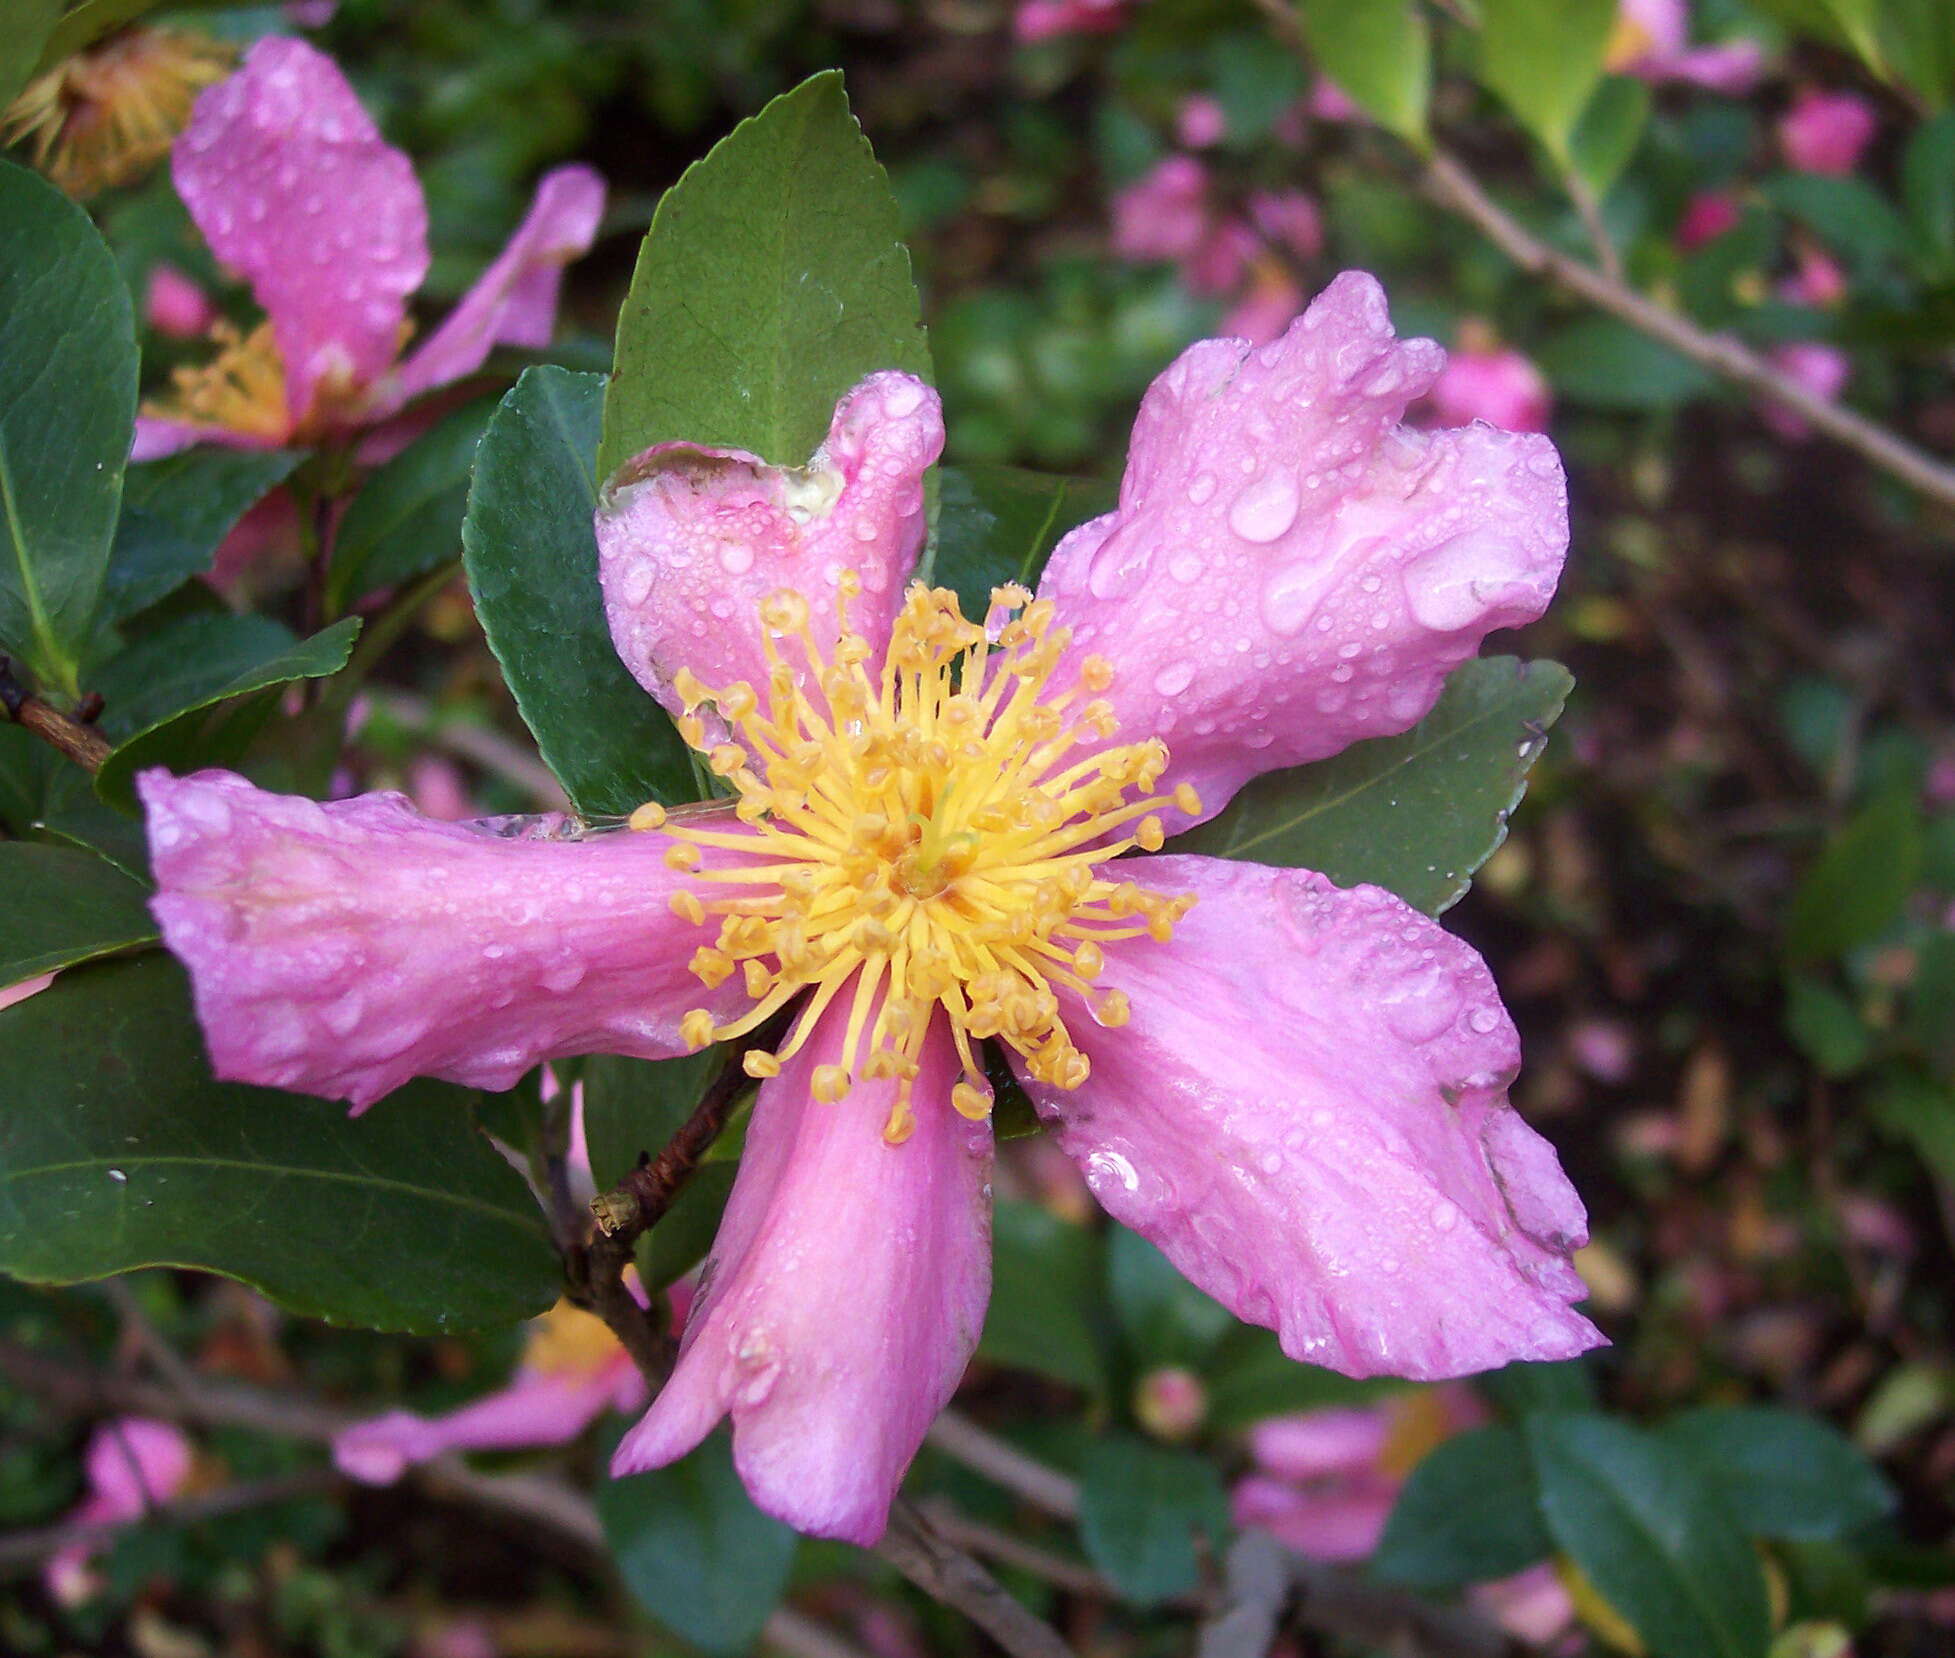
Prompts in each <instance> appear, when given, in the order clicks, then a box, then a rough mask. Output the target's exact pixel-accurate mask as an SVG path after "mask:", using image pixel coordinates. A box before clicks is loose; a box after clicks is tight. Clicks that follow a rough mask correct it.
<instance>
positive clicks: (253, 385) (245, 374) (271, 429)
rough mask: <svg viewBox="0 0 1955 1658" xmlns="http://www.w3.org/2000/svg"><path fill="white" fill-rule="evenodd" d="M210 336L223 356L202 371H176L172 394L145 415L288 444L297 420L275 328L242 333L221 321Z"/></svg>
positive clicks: (146, 409)
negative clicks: (287, 396)
mask: <svg viewBox="0 0 1955 1658" xmlns="http://www.w3.org/2000/svg"><path fill="white" fill-rule="evenodd" d="M210 335H211V338H212V339H213V340H214V341H216V342H217V346H218V352H217V355H216V356H215V357H214V358H212V359H211V360H210V361H209V362H208V363H205V364H204V365H203V366H202V367H195V368H193V367H191V366H189V365H188V364H185V365H183V366H181V367H179V368H176V369H173V370H172V371H171V374H170V383H171V391H170V393H169V395H168V396H166V397H162V398H157V399H154V400H152V401H150V402H147V403H145V404H144V405H143V413H144V414H146V415H152V416H154V417H155V418H157V419H159V420H181V421H188V422H189V423H191V424H192V425H197V426H219V427H222V428H224V430H226V431H230V432H249V433H251V434H253V435H254V436H257V437H262V438H264V439H266V440H267V441H268V442H271V443H282V442H283V441H284V440H285V439H286V438H287V437H289V436H290V435H291V432H290V427H291V417H290V415H289V414H288V412H287V410H286V403H285V362H284V359H283V358H281V357H280V356H279V354H278V342H277V341H276V340H275V339H274V338H273V337H272V325H271V324H270V323H268V322H261V323H260V324H259V325H258V326H257V327H256V328H254V329H252V331H251V332H250V333H249V334H242V335H241V334H239V332H238V331H237V328H236V327H235V326H234V325H232V324H231V323H228V322H220V323H217V324H216V325H215V326H213V327H212V329H211V331H210Z"/></svg>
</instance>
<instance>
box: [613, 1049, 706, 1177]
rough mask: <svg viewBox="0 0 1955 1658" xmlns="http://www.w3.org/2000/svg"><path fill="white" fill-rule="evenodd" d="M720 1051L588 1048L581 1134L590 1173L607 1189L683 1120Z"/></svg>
mask: <svg viewBox="0 0 1955 1658" xmlns="http://www.w3.org/2000/svg"><path fill="white" fill-rule="evenodd" d="M724 1057H725V1056H724V1055H723V1054H722V1053H721V1051H720V1050H719V1049H718V1048H715V1047H706V1048H702V1049H700V1050H699V1052H698V1053H696V1054H685V1055H683V1056H682V1057H680V1058H678V1059H628V1058H626V1057H625V1056H624V1055H622V1054H593V1055H592V1056H591V1057H590V1058H589V1059H587V1060H585V1061H584V1067H583V1083H584V1140H585V1144H586V1145H588V1146H589V1148H590V1154H591V1178H592V1179H594V1180H595V1181H596V1182H597V1189H598V1190H599V1191H600V1192H604V1191H609V1190H610V1189H611V1188H612V1187H613V1186H615V1185H617V1183H618V1182H619V1181H620V1180H622V1179H623V1178H624V1177H625V1175H626V1174H628V1173H629V1172H630V1171H631V1170H632V1169H633V1168H635V1167H636V1166H637V1163H638V1154H639V1153H640V1152H641V1151H644V1152H650V1153H651V1154H652V1155H653V1156H654V1157H656V1156H657V1155H658V1152H659V1148H660V1147H662V1146H663V1145H664V1144H665V1142H666V1141H667V1140H669V1139H671V1138H672V1136H673V1135H674V1134H676V1133H678V1131H679V1130H680V1128H681V1127H683V1126H684V1124H685V1121H686V1119H687V1118H688V1117H690V1116H691V1115H692V1111H693V1107H694V1106H696V1105H697V1104H698V1103H699V1096H700V1094H701V1093H702V1092H703V1091H704V1089H705V1087H706V1085H707V1084H708V1083H709V1082H711V1081H712V1080H713V1076H714V1074H715V1073H716V1072H717V1071H718V1070H719V1068H720V1064H721V1062H722V1061H723V1059H724Z"/></svg>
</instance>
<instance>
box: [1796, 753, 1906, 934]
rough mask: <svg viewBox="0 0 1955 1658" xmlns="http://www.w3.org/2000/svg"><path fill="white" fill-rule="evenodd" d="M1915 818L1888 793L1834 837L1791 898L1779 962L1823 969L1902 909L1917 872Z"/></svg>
mask: <svg viewBox="0 0 1955 1658" xmlns="http://www.w3.org/2000/svg"><path fill="white" fill-rule="evenodd" d="M1921 851H1922V834H1921V812H1920V809H1919V808H1918V807H1917V806H1916V805H1915V803H1914V800H1913V798H1912V797H1911V796H1910V795H1907V794H1903V793H1901V792H1900V791H1898V790H1896V791H1894V792H1893V793H1891V794H1887V795H1883V796H1882V797H1881V798H1880V799H1878V800H1876V801H1874V802H1873V803H1872V804H1871V805H1869V806H1866V807H1864V808H1862V809H1861V811H1859V812H1858V813H1857V814H1855V815H1854V816H1853V817H1852V818H1850V819H1849V820H1848V821H1847V823H1846V824H1845V825H1844V826H1843V827H1842V828H1841V829H1840V831H1839V833H1838V834H1836V835H1835V836H1834V837H1833V838H1832V840H1831V841H1829V842H1828V843H1827V845H1826V849H1825V850H1824V851H1823V852H1821V853H1820V855H1819V859H1818V861H1817V862H1816V863H1814V865H1813V866H1812V868H1810V869H1809V870H1807V871H1806V873H1805V877H1804V878H1803V879H1802V880H1801V881H1800V882H1799V885H1798V886H1797V887H1796V888H1795V889H1794V891H1793V894H1792V904H1791V908H1790V909H1789V910H1788V912H1787V914H1786V919H1785V950H1786V955H1787V956H1788V957H1789V958H1790V959H1791V960H1793V961H1795V962H1811V961H1823V960H1826V959H1828V958H1829V957H1833V956H1838V955H1842V954H1844V953H1845V952H1846V951H1848V950H1851V949H1853V948H1854V947H1855V946H1856V945H1860V944H1865V943H1867V942H1868V941H1869V940H1871V939H1872V938H1874V937H1875V936H1876V935H1877V934H1879V933H1880V932H1882V931H1883V930H1884V929H1885V928H1886V927H1887V925H1888V923H1890V922H1891V921H1892V920H1893V919H1894V918H1895V917H1896V916H1897V915H1899V914H1900V913H1901V906H1902V905H1903V904H1904V903H1906V902H1907V895H1908V894H1909V893H1910V892H1911V891H1913V889H1914V881H1915V877H1916V876H1917V875H1918V874H1919V873H1920V871H1921Z"/></svg>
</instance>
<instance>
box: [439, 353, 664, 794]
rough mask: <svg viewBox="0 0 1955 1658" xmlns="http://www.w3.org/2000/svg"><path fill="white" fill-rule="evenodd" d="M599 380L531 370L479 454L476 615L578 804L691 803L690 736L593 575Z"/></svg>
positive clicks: (473, 525)
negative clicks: (637, 670)
mask: <svg viewBox="0 0 1955 1658" xmlns="http://www.w3.org/2000/svg"><path fill="white" fill-rule="evenodd" d="M603 405H604V380H603V377H602V376H600V375H596V374H573V373H571V372H570V371H569V370H567V369H561V368H555V367H543V368H532V369H526V370H525V371H524V372H523V377H522V378H521V379H520V380H518V381H517V382H516V384H515V385H514V386H513V387H512V388H511V389H510V392H509V395H508V396H506V397H505V398H503V400H502V403H501V406H500V407H498V408H497V410H496V412H495V415H494V417H493V418H492V419H491V420H490V422H489V429H488V431H487V432H485V433H484V434H483V437H482V443H481V447H480V449H479V450H478V451H477V454H476V461H475V481H474V483H473V484H472V485H471V486H470V489H469V494H468V514H467V516H466V517H465V518H464V519H463V521H462V548H463V562H464V564H465V566H466V568H467V570H468V585H469V589H470V591H471V592H473V593H474V595H475V613H476V615H477V616H478V617H479V618H480V619H481V623H482V631H483V632H484V633H485V634H487V635H488V640H489V648H490V649H491V650H493V651H494V652H495V654H496V660H497V661H498V662H500V663H501V664H502V672H503V676H504V678H506V679H507V680H508V681H509V689H510V690H511V691H512V692H513V693H514V694H515V698H516V706H517V708H518V709H520V710H521V711H522V716H523V718H524V720H525V721H527V722H528V724H529V728H530V730H531V732H532V733H534V734H535V737H536V746H537V749H538V750H539V752H540V753H541V754H542V756H543V760H544V763H545V764H546V765H547V766H549V768H550V770H551V771H552V772H554V773H555V774H556V777H557V781H558V782H560V783H562V784H563V787H564V792H565V793H566V794H568V795H569V796H570V798H571V801H572V802H573V803H574V804H575V805H576V807H577V809H578V810H579V811H580V812H599V813H602V812H629V811H631V810H632V809H633V808H634V807H637V806H639V805H642V804H643V803H644V802H645V801H647V800H662V801H666V802H668V803H669V802H674V801H679V800H690V799H692V798H693V797H694V796H695V794H697V793H698V790H697V789H696V788H695V787H694V784H693V777H692V767H691V765H690V763H689V760H688V756H687V751H686V747H685V745H684V744H683V743H682V742H680V740H679V734H678V732H677V731H676V730H674V729H673V726H672V722H671V721H670V720H669V719H667V718H666V717H665V713H664V710H662V709H661V708H660V707H659V705H658V704H657V703H655V702H654V701H652V699H651V697H650V696H649V695H648V694H647V693H646V692H645V690H644V688H643V687H642V686H640V685H639V683H638V682H637V680H635V679H633V678H632V677H631V675H630V674H629V673H628V672H626V671H625V665H624V664H623V663H622V662H620V661H619V660H618V653H617V651H616V649H615V648H614V647H613V646H612V644H611V630H610V627H609V625H608V624H607V623H606V622H605V620H604V596H603V593H602V591H601V590H600V589H599V587H598V583H597V531H596V530H595V528H594V527H593V525H592V514H593V513H594V512H595V511H596V510H597V479H596V475H595V473H594V471H593V462H592V457H593V456H594V455H595V454H596V453H597V437H598V423H599V421H600V419H601V418H602V413H603Z"/></svg>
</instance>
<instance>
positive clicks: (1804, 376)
mask: <svg viewBox="0 0 1955 1658" xmlns="http://www.w3.org/2000/svg"><path fill="white" fill-rule="evenodd" d="M1771 364H1772V367H1773V368H1775V369H1777V370H1778V371H1779V373H1781V374H1783V375H1784V376H1785V377H1786V378H1787V379H1788V380H1791V381H1793V382H1794V383H1795V384H1797V385H1800V386H1803V387H1804V388H1805V389H1806V390H1807V391H1809V392H1811V393H1812V394H1813V396H1815V397H1823V398H1824V399H1826V401H1827V402H1829V403H1830V402H1832V401H1833V400H1834V399H1835V398H1837V397H1838V396H1839V395H1840V393H1841V392H1842V391H1844V390H1845V389H1846V383H1847V381H1848V380H1849V379H1851V378H1852V375H1853V360H1852V358H1850V357H1848V356H1847V354H1846V353H1845V352H1844V351H1842V350H1841V349H1840V348H1839V347H1838V346H1836V345H1828V344H1827V343H1826V342H1825V341H1824V340H1795V341H1793V342H1792V343H1791V344H1789V345H1781V346H1777V347H1775V348H1774V349H1773V351H1772V353H1771ZM1758 416H1759V418H1760V419H1761V420H1763V421H1764V422H1765V424H1766V425H1767V426H1769V427H1770V428H1771V429H1772V430H1773V432H1775V433H1776V434H1777V435H1778V436H1780V437H1782V438H1784V439H1785V440H1786V442H1788V443H1803V442H1804V441H1805V440H1806V439H1807V438H1809V437H1811V436H1812V425H1811V423H1810V422H1809V421H1807V419H1806V418H1805V416H1803V415H1801V414H1797V413H1795V412H1794V411H1793V410H1791V409H1787V408H1784V407H1782V406H1781V405H1779V404H1777V403H1771V402H1760V403H1759V405H1758Z"/></svg>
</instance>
